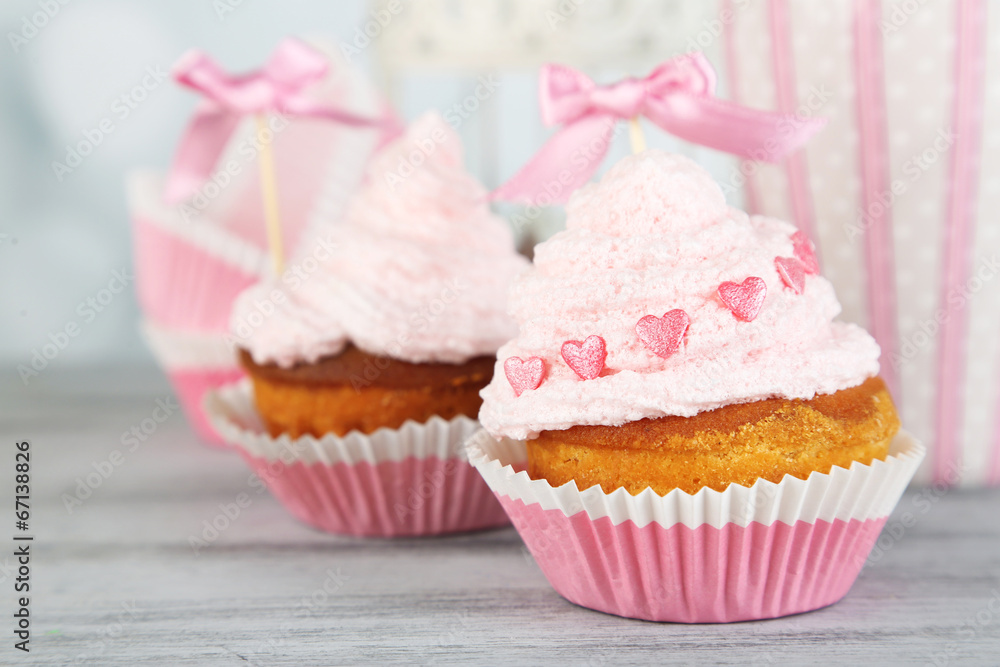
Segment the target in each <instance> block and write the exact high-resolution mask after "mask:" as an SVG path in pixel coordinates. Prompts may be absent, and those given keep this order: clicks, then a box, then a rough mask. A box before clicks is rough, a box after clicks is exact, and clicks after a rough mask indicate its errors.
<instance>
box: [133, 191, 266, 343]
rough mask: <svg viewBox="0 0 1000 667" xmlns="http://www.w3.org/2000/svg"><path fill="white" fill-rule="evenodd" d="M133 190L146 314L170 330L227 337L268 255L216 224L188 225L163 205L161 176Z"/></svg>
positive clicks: (196, 222)
mask: <svg viewBox="0 0 1000 667" xmlns="http://www.w3.org/2000/svg"><path fill="white" fill-rule="evenodd" d="M128 185H129V199H130V209H131V213H132V221H133V239H132V242H133V249H134V253H135V267H136V292H137V295H138V298H139V303H140V305H141V306H142V309H143V311H144V312H145V314H146V315H147V317H149V318H151V319H152V320H154V321H156V322H158V323H160V324H161V325H163V326H166V327H170V328H174V329H189V330H199V331H219V332H225V331H226V330H227V328H228V325H229V310H230V307H231V305H232V302H233V300H234V299H235V298H236V295H238V294H239V293H240V292H241V291H243V290H244V289H246V288H247V287H249V286H250V285H252V284H254V283H256V282H257V281H258V280H260V277H261V275H262V274H263V271H264V267H265V266H266V256H265V254H264V251H263V250H262V249H261V248H259V247H257V246H255V245H254V244H252V243H249V242H248V241H246V240H244V239H242V238H240V237H239V236H237V235H236V234H235V233H233V232H232V231H230V230H228V229H226V228H225V227H223V226H222V225H221V224H216V223H215V222H213V221H212V220H209V219H202V218H199V219H198V220H193V221H190V222H188V221H185V220H184V219H183V218H182V216H181V214H180V212H179V210H178V209H177V208H176V207H174V208H170V207H168V206H166V205H165V204H163V203H162V202H161V201H160V198H159V197H160V192H161V189H162V188H161V185H162V178H161V177H159V176H157V175H155V174H152V173H148V172H138V173H135V174H133V175H132V176H131V177H130V179H129V184H128Z"/></svg>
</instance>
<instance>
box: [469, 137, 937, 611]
mask: <svg viewBox="0 0 1000 667" xmlns="http://www.w3.org/2000/svg"><path fill="white" fill-rule="evenodd" d="M567 213H568V217H567V229H566V231H565V232H562V233H560V234H557V235H556V236H554V237H553V238H552V239H550V240H549V241H547V242H546V243H543V244H541V245H540V246H539V247H538V248H536V251H535V267H534V269H533V270H532V271H530V272H527V273H525V274H524V275H523V276H522V277H521V278H520V279H518V280H517V281H516V282H515V284H514V285H513V287H512V289H511V297H510V299H511V312H512V314H513V315H514V317H515V319H516V320H517V322H518V324H519V325H520V333H519V335H518V337H517V338H516V339H515V340H513V341H511V342H510V343H508V344H507V345H505V346H503V347H502V348H501V349H500V351H499V352H498V361H497V367H496V368H497V372H496V374H495V376H494V378H493V380H492V382H491V383H490V385H489V386H488V387H487V388H486V389H485V390H484V391H483V398H484V399H485V401H484V405H483V409H482V411H481V413H480V420H481V422H482V424H483V426H484V428H485V429H486V431H487V432H488V433H489V434H490V435H491V436H493V437H494V438H497V439H501V440H500V442H497V441H496V440H494V439H490V438H477V439H475V440H474V442H473V443H472V444H471V445H470V448H469V449H470V454H471V455H472V460H473V463H475V464H476V465H477V467H479V469H480V472H482V473H483V475H484V477H485V478H486V479H487V481H488V483H489V484H490V486H491V488H493V490H494V491H495V492H496V493H497V494H498V496H499V497H500V499H501V502H502V503H503V504H504V507H505V508H506V509H507V511H508V514H509V515H510V516H511V518H512V520H513V522H514V524H515V526H516V527H517V528H518V530H519V531H521V534H522V537H523V538H524V540H525V542H526V543H527V545H528V547H529V549H531V550H532V553H533V554H534V555H535V558H536V560H537V561H538V562H539V565H540V566H541V567H542V570H543V571H544V572H545V574H546V576H548V578H549V580H550V582H551V583H552V584H553V586H554V587H555V588H556V590H557V591H559V592H560V593H561V594H563V595H564V596H565V597H567V598H568V599H570V600H571V601H573V602H576V603H578V604H581V605H583V606H587V607H591V608H594V609H599V610H602V611H607V612H610V613H615V614H619V615H623V616H633V617H638V618H645V619H649V620H665V621H684V622H720V621H737V620H747V619H752V618H769V617H774V616H780V615H785V614H791V613H797V612H801V611H806V610H809V609H815V608H817V607H820V606H824V605H826V604H830V603H832V602H835V601H836V600H838V599H839V598H840V597H842V596H843V595H844V594H845V593H846V592H847V590H848V588H849V587H850V585H851V583H852V582H853V581H854V579H855V577H856V576H857V573H858V572H859V570H860V568H861V566H862V564H863V562H864V559H865V558H866V556H867V554H868V552H869V550H870V549H871V546H872V544H873V543H874V540H875V539H876V538H877V536H878V532H879V530H880V529H881V526H882V524H883V523H884V522H885V520H886V518H887V517H888V514H889V512H890V511H891V509H892V507H893V505H894V504H895V502H896V500H897V499H898V497H899V495H900V494H901V493H902V491H903V489H904V488H905V486H906V484H907V483H908V481H909V479H910V477H911V476H912V474H913V472H914V471H915V468H916V465H917V464H918V463H919V460H920V458H921V457H922V455H923V450H922V449H921V448H920V446H919V445H918V444H917V443H915V442H914V441H912V439H910V438H909V437H908V436H906V435H905V434H903V435H898V434H897V432H898V430H899V420H898V418H897V416H896V412H895V408H894V407H893V404H892V399H891V398H890V396H889V394H888V392H887V390H886V388H885V385H884V383H883V382H882V381H881V380H880V379H879V378H878V377H877V373H878V368H879V366H878V356H879V349H878V346H877V345H876V343H875V342H874V341H873V340H872V338H871V337H870V336H869V335H868V334H867V333H866V332H865V331H863V330H862V329H860V328H859V327H857V326H855V325H851V324H845V323H840V322H835V321H834V318H835V317H836V316H837V314H838V313H839V312H840V305H839V303H838V302H837V299H836V297H835V295H834V293H833V289H832V288H831V286H830V284H829V283H828V282H827V281H826V280H825V279H823V278H822V277H820V276H819V275H818V265H817V262H816V258H815V256H814V254H813V249H812V246H811V244H810V243H809V241H808V240H807V239H806V238H805V237H804V235H802V234H801V233H799V232H796V230H795V228H794V227H793V226H792V225H790V224H788V223H784V222H780V221H777V220H772V219H767V218H762V217H748V216H747V215H746V214H744V213H743V212H741V211H738V210H735V209H732V208H729V207H727V206H726V204H725V199H724V197H723V194H722V191H721V189H720V188H719V186H718V185H717V184H715V183H714V182H713V181H712V179H711V178H710V176H709V175H708V174H707V173H706V172H705V171H704V170H702V169H700V168H699V167H698V166H697V165H695V164H694V163H693V162H691V161H690V160H687V159H686V158H682V157H678V156H672V155H668V154H665V153H663V152H660V151H646V152H644V153H641V154H639V155H636V156H632V157H629V158H626V159H625V160H623V161H622V162H620V163H619V164H618V165H616V166H615V167H614V168H613V169H612V170H611V171H610V172H609V173H608V174H607V175H606V176H605V177H604V178H603V180H602V181H601V182H600V183H598V184H594V185H590V186H587V187H585V188H583V189H582V190H580V191H579V192H577V193H576V194H575V195H574V197H573V198H572V200H571V201H570V203H569V206H568V210H567ZM525 464H526V466H527V471H526V472H516V471H517V470H518V469H520V468H519V466H524V465H525ZM733 545H739V546H738V548H736V547H734V546H733ZM692 549H693V550H694V551H692ZM690 553H697V554H698V557H697V558H695V559H691V558H689V557H688V554H690ZM581 572H586V574H585V575H581V574H580V573H581ZM570 573H572V574H570Z"/></svg>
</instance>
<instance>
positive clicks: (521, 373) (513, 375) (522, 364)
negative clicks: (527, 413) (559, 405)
mask: <svg viewBox="0 0 1000 667" xmlns="http://www.w3.org/2000/svg"><path fill="white" fill-rule="evenodd" d="M503 372H504V375H506V376H507V382H510V386H511V387H512V388H513V389H514V395H515V396H520V395H521V394H523V393H524V391H525V390H526V389H538V387H539V386H540V385H541V384H542V379H544V377H545V362H544V361H542V359H541V357H528V358H527V359H522V358H520V357H510V358H509V359H507V360H506V361H504V362H503Z"/></svg>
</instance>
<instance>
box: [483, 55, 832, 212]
mask: <svg viewBox="0 0 1000 667" xmlns="http://www.w3.org/2000/svg"><path fill="white" fill-rule="evenodd" d="M539 83H540V89H541V90H540V92H539V98H540V104H541V110H542V120H543V122H544V123H545V124H546V125H556V124H563V125H565V127H563V128H562V129H561V130H559V131H558V132H556V133H555V134H554V135H553V136H552V137H551V138H550V139H549V140H548V142H546V144H545V145H544V146H542V148H541V150H540V151H539V152H538V153H537V154H536V155H535V156H534V157H533V158H532V159H531V161H529V162H528V164H526V165H525V166H524V167H522V168H521V170H520V171H519V172H517V174H515V175H514V176H513V178H511V179H510V180H509V181H507V182H506V183H504V184H503V185H501V186H500V187H499V188H497V189H496V190H495V191H494V192H493V193H492V194H491V195H490V198H491V199H501V200H508V201H521V202H526V203H542V204H547V203H558V202H565V201H566V200H567V199H569V195H570V194H572V192H573V191H574V190H576V189H577V188H579V187H580V186H582V185H583V184H585V183H586V182H587V181H589V180H590V177H591V176H593V175H594V172H596V171H597V168H598V167H599V166H600V164H601V160H603V159H604V156H605V155H606V154H607V152H608V148H609V146H610V143H611V138H612V133H613V131H614V126H615V123H616V122H617V121H618V120H621V119H628V118H633V117H636V116H640V115H641V116H645V117H646V118H648V119H649V120H651V121H653V122H654V123H656V125H658V126H659V127H661V128H662V129H664V130H666V131H667V132H669V133H671V134H674V135H676V136H678V137H680V138H682V139H686V140H687V141H690V142H692V143H696V144H701V145H703V146H708V147H710V148H716V149H718V150H721V151H726V152H727V153H734V154H736V155H739V156H742V157H745V158H751V159H754V160H763V161H766V162H776V161H778V160H780V159H781V158H782V157H783V156H784V155H786V154H787V153H789V152H790V151H792V150H793V149H795V148H796V147H798V146H800V145H801V144H802V143H804V142H805V141H806V140H807V139H808V138H809V137H811V136H812V135H813V134H814V133H815V132H816V131H817V130H819V129H820V128H821V127H822V126H823V125H824V124H825V122H826V121H825V120H824V119H820V118H807V119H801V118H797V117H796V116H794V115H790V114H780V113H772V112H768V111H760V110H757V109H748V108H746V107H741V106H739V105H737V104H733V103H732V102H727V101H725V100H721V99H718V98H716V97H713V95H714V94H715V70H713V69H712V66H711V65H710V64H709V63H708V61H707V60H706V59H705V57H704V56H703V55H702V54H700V53H693V54H690V55H684V56H679V57H677V58H674V59H673V60H668V61H667V62H665V63H663V64H662V65H660V66H659V67H657V68H656V69H655V70H653V72H652V73H651V74H650V75H649V76H647V77H646V78H645V79H632V78H629V79H625V80H624V81H621V82H619V83H616V84H612V85H610V86H598V85H596V84H595V83H594V82H593V81H591V80H590V79H589V78H588V77H587V76H585V75H584V74H582V73H580V72H578V71H576V70H574V69H572V68H570V67H564V66H560V65H546V66H545V67H543V68H542V71H541V75H540V81H539Z"/></svg>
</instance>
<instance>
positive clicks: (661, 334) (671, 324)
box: [635, 308, 691, 359]
mask: <svg viewBox="0 0 1000 667" xmlns="http://www.w3.org/2000/svg"><path fill="white" fill-rule="evenodd" d="M690 324H691V318H690V317H688V314H687V313H685V312H684V311H683V310H681V309H680V308H675V309H674V310H671V311H670V312H668V313H667V314H665V315H664V316H663V317H657V316H656V315H646V316H645V317H644V318H642V319H641V320H639V321H638V322H637V323H636V325H635V333H636V334H637V335H638V336H639V340H641V341H642V344H643V345H645V346H646V347H647V348H648V349H649V351H650V352H652V353H653V354H655V355H656V356H658V357H663V358H664V359H666V358H667V357H669V356H670V355H671V354H673V353H674V352H676V351H677V350H679V349H680V347H681V340H683V338H684V333H685V332H686V331H687V330H688V326H690Z"/></svg>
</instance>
